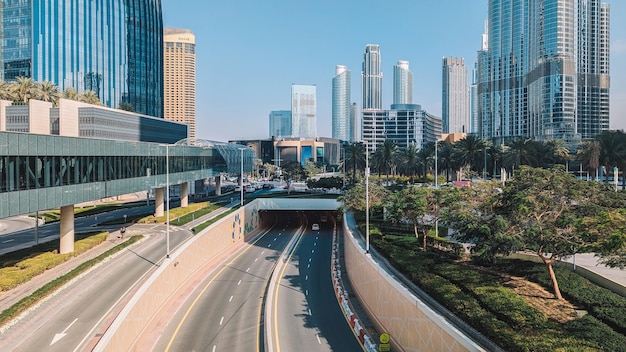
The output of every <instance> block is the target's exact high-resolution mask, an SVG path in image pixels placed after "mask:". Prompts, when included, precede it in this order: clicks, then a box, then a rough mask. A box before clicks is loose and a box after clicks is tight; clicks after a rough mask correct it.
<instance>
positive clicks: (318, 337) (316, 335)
mask: <svg viewBox="0 0 626 352" xmlns="http://www.w3.org/2000/svg"><path fill="white" fill-rule="evenodd" d="M315 337H317V343H319V344H320V345H321V344H322V341H320V335H318V334H315Z"/></svg>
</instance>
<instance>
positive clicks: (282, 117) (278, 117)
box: [270, 110, 292, 138]
mask: <svg viewBox="0 0 626 352" xmlns="http://www.w3.org/2000/svg"><path fill="white" fill-rule="evenodd" d="M291 135H292V128H291V110H276V111H272V112H270V138H271V137H275V138H281V137H291Z"/></svg>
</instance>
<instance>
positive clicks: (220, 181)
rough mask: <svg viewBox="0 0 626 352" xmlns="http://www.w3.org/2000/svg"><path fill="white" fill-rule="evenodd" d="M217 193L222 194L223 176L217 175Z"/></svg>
mask: <svg viewBox="0 0 626 352" xmlns="http://www.w3.org/2000/svg"><path fill="white" fill-rule="evenodd" d="M215 195H216V196H221V195H222V177H221V176H215Z"/></svg>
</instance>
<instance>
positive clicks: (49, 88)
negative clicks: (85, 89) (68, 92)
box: [37, 81, 61, 106]
mask: <svg viewBox="0 0 626 352" xmlns="http://www.w3.org/2000/svg"><path fill="white" fill-rule="evenodd" d="M60 97H61V92H60V91H59V87H57V86H56V85H55V84H54V83H52V82H50V81H43V82H41V83H40V84H39V96H38V97H37V98H38V99H39V100H43V101H48V102H51V103H52V104H53V105H54V106H56V105H57V104H58V103H59V98H60Z"/></svg>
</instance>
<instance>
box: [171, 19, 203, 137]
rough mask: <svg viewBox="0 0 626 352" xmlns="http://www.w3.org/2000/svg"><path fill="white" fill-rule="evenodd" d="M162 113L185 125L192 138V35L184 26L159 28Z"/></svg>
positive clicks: (194, 122)
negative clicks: (161, 57) (160, 34)
mask: <svg viewBox="0 0 626 352" xmlns="http://www.w3.org/2000/svg"><path fill="white" fill-rule="evenodd" d="M163 60H164V62H163V89H164V94H163V101H164V102H165V104H164V107H163V117H164V118H165V119H166V120H171V121H177V122H182V123H184V124H186V125H187V126H189V138H196V39H195V36H194V35H193V33H192V32H191V31H190V30H188V29H179V28H165V29H163Z"/></svg>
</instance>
